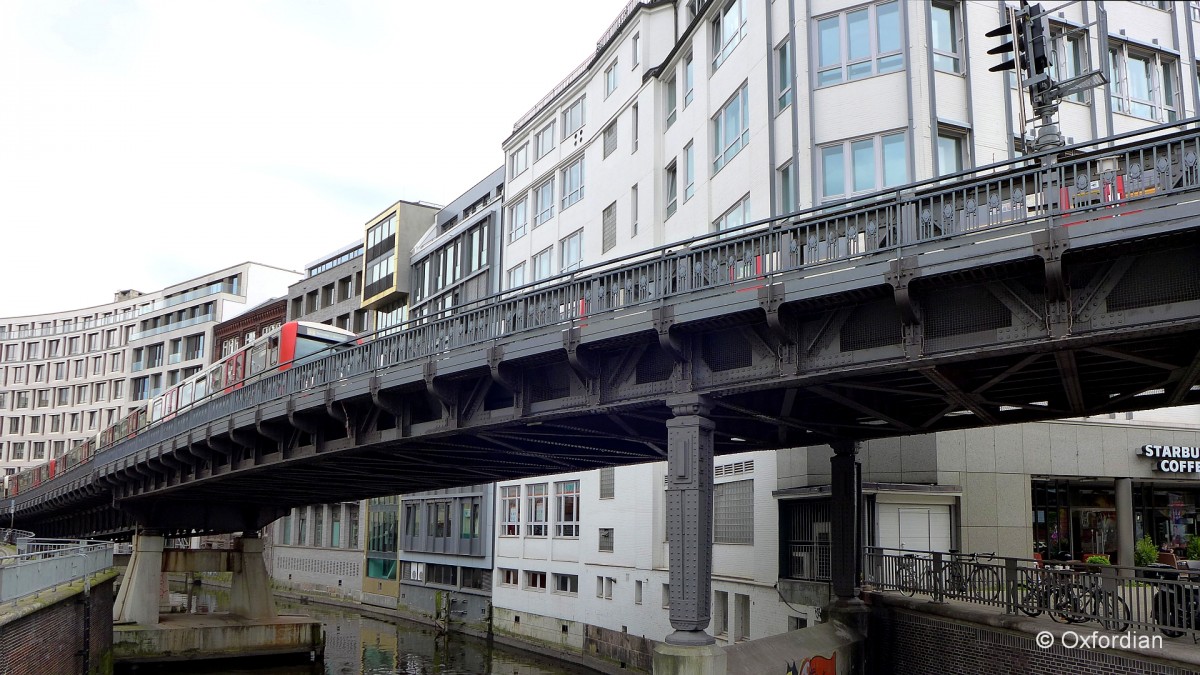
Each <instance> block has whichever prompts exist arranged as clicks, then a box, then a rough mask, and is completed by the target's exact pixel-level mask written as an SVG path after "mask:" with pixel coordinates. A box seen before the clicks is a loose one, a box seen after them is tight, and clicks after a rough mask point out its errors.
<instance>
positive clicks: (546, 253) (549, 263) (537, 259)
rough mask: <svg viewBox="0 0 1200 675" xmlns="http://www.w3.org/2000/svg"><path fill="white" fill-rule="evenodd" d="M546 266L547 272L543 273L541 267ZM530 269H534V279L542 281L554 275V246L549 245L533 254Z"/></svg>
mask: <svg viewBox="0 0 1200 675" xmlns="http://www.w3.org/2000/svg"><path fill="white" fill-rule="evenodd" d="M543 265H544V266H545V268H546V269H545V274H542V273H541V269H540V268H541V267H542V266H543ZM529 267H530V269H531V270H533V280H534V281H541V280H542V279H549V278H550V277H552V276H554V247H553V246H547V247H546V248H544V249H542V250H540V251H538V252H537V253H534V254H533V258H532V259H531V261H530V265H529Z"/></svg>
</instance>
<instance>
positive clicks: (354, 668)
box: [122, 583, 596, 675]
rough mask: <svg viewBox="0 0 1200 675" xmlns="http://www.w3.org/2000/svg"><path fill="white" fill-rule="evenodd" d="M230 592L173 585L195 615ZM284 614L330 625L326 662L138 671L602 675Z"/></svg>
mask: <svg viewBox="0 0 1200 675" xmlns="http://www.w3.org/2000/svg"><path fill="white" fill-rule="evenodd" d="M227 601H228V593H227V592H225V591H224V590H222V589H214V588H211V587H200V586H191V587H189V586H186V585H184V584H174V583H173V584H172V585H171V604H172V605H173V606H176V607H178V608H184V607H186V608H187V611H190V612H196V613H204V612H219V611H222V608H223V607H224V606H225V605H226V603H227ZM275 607H276V609H277V610H278V611H279V613H280V614H305V615H308V616H312V617H313V618H315V619H317V620H319V621H320V622H321V624H322V625H323V626H324V627H325V660H324V663H318V664H308V663H301V664H294V665H277V664H272V663H271V662H270V661H269V660H267V661H265V662H264V661H262V660H254V661H253V662H230V661H226V662H222V663H219V664H218V663H210V664H204V663H199V664H192V665H187V666H184V665H181V664H178V663H175V664H167V665H164V666H153V667H152V666H141V667H139V668H137V669H136V670H129V671H122V672H133V673H137V674H138V675H149V674H151V673H154V674H156V675H157V674H160V673H172V674H174V673H187V674H188V675H218V674H220V675H482V674H485V673H486V674H492V675H595V672H596V671H593V670H589V669H586V668H582V667H580V666H576V665H574V664H570V663H559V662H556V661H554V660H552V659H547V658H544V657H540V656H537V655H534V654H528V653H526V652H521V651H515V650H511V649H507V648H504V647H502V646H500V645H497V644H494V643H492V644H489V643H488V642H487V641H486V640H481V639H477V638H472V637H468V636H465V635H461V634H457V633H454V634H449V635H438V633H437V631H435V630H434V629H433V628H432V627H430V626H426V625H424V624H419V623H415V622H411V621H405V620H403V619H388V620H383V619H378V618H375V617H373V616H364V615H362V614H359V613H358V612H356V611H354V610H353V609H349V608H342V607H335V606H330V605H319V604H300V603H297V602H294V601H289V600H284V599H282V598H277V599H276V601H275Z"/></svg>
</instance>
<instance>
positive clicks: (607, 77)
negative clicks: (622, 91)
mask: <svg viewBox="0 0 1200 675" xmlns="http://www.w3.org/2000/svg"><path fill="white" fill-rule="evenodd" d="M616 90H617V59H613V60H612V63H610V64H608V67H607V68H605V69H604V98H608V97H609V96H612V95H613V93H614V92H615V91H616ZM580 126H582V124H581V125H580Z"/></svg>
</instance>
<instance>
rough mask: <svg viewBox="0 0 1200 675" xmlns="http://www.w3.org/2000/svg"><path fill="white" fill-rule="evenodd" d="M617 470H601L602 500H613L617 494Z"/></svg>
mask: <svg viewBox="0 0 1200 675" xmlns="http://www.w3.org/2000/svg"><path fill="white" fill-rule="evenodd" d="M615 474H616V469H614V468H613V467H611V466H606V467H604V468H602V469H600V499H612V498H613V496H614V495H615V494H616V490H615V484H616V480H615V479H616V476H615Z"/></svg>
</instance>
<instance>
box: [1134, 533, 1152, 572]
mask: <svg viewBox="0 0 1200 675" xmlns="http://www.w3.org/2000/svg"><path fill="white" fill-rule="evenodd" d="M1156 562H1158V547H1157V546H1155V545H1154V540H1153V539H1151V538H1150V535H1146V536H1144V537H1142V538H1141V539H1138V540H1137V543H1135V544H1134V545H1133V564H1134V565H1135V566H1137V567H1146V566H1147V565H1150V564H1152V563H1156Z"/></svg>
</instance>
